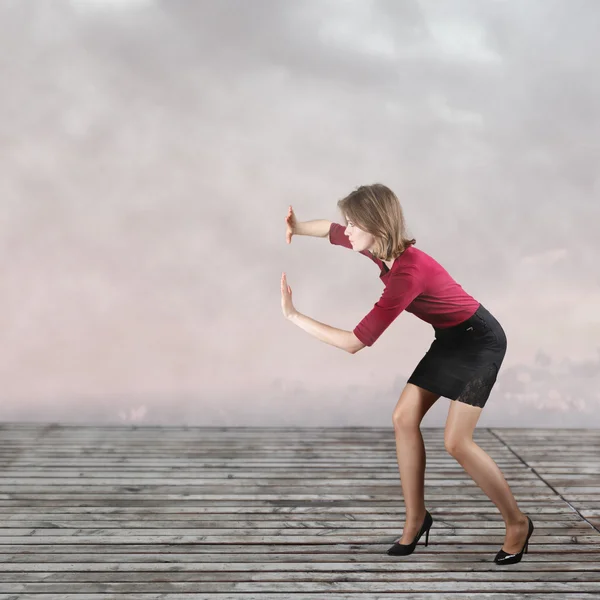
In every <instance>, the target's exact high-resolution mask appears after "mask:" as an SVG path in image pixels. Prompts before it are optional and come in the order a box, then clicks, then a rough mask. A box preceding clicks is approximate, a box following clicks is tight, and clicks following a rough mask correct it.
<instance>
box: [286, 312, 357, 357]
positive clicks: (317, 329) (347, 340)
mask: <svg viewBox="0 0 600 600" xmlns="http://www.w3.org/2000/svg"><path fill="white" fill-rule="evenodd" d="M288 318H289V320H290V321H292V323H295V324H296V325H298V327H300V328H301V329H304V331H306V332H308V333H310V334H311V335H312V336H314V337H316V338H317V339H318V340H321V341H322V342H325V343H326V344H330V345H331V346H335V347H336V348H341V349H342V350H345V351H346V352H349V353H350V354H356V353H357V352H358V351H359V350H362V349H363V348H364V347H365V344H363V343H362V342H361V341H360V340H359V339H358V338H357V337H356V336H355V335H354V332H352V331H346V330H344V329H337V328H335V327H331V326H329V325H325V323H320V322H319V321H315V320H314V319H311V318H310V317H307V316H306V315H303V314H302V313H299V312H298V311H296V312H294V313H293V314H292V315H290V316H289V317H288Z"/></svg>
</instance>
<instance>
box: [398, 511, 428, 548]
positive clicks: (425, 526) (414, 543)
mask: <svg viewBox="0 0 600 600" xmlns="http://www.w3.org/2000/svg"><path fill="white" fill-rule="evenodd" d="M432 524H433V517H432V516H431V515H430V514H429V511H428V510H426V511H425V520H424V521H423V525H421V529H420V530H419V533H417V536H416V537H415V539H414V540H413V541H412V543H411V544H400V543H399V542H394V545H393V546H392V547H391V548H389V549H388V551H387V553H388V554H389V555H390V556H406V555H408V554H412V553H413V552H414V551H415V548H416V546H417V542H418V541H419V539H421V536H422V535H423V534H424V533H426V536H425V545H426V546H427V544H428V543H429V530H430V529H431V525H432Z"/></svg>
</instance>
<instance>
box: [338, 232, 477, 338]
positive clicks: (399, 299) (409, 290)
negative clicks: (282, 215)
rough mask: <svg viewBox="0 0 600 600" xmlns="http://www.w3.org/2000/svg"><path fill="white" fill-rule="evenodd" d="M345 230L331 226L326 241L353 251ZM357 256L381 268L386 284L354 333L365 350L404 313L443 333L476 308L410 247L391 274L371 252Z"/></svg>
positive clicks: (428, 258)
mask: <svg viewBox="0 0 600 600" xmlns="http://www.w3.org/2000/svg"><path fill="white" fill-rule="evenodd" d="M345 229H346V228H345V227H344V226H342V225H339V224H338V223H332V224H331V227H330V229H329V241H330V242H331V243H332V244H335V245H336V246H344V248H350V249H352V244H351V243H350V240H349V239H348V237H347V236H346V235H345V234H344V231H345ZM360 254H364V255H365V256H366V257H367V258H370V259H371V260H372V261H373V262H374V263H375V264H376V265H377V266H378V267H379V268H380V274H379V277H380V279H381V281H383V283H384V284H385V288H384V290H383V293H382V294H381V298H379V300H378V301H377V302H376V303H375V306H374V307H373V308H372V309H371V311H370V312H369V313H368V314H367V315H366V316H365V317H364V318H363V320H362V321H361V322H360V323H359V324H358V325H357V326H356V327H355V329H354V335H355V336H356V337H357V338H358V339H359V340H360V341H361V342H362V343H363V344H365V345H366V346H372V345H373V344H374V343H375V341H376V340H377V338H379V336H380V335H381V334H382V333H383V332H384V331H385V330H386V329H387V328H388V327H389V326H390V325H391V323H392V321H393V320H394V319H395V318H396V317H397V316H398V315H399V314H400V313H401V312H402V311H403V310H406V311H407V312H410V313H412V314H414V315H415V316H416V317H419V319H421V320H423V321H425V322H426V323H429V324H430V325H432V326H433V327H436V328H438V329H445V328H447V327H452V326H453V325H458V324H459V323H462V322H463V321H466V320H467V319H468V318H469V317H471V316H472V315H473V314H474V313H475V311H476V310H477V309H478V308H479V302H477V300H475V298H473V296H470V295H469V294H467V293H466V292H465V291H464V290H463V289H462V287H461V286H460V285H459V284H458V283H456V281H454V279H452V277H451V276H450V275H449V274H448V272H447V271H446V269H444V267H442V265H440V264H439V263H438V262H436V261H435V260H434V259H433V258H432V257H431V256H429V255H428V254H426V253H425V252H423V251H422V250H419V249H418V248H415V246H409V247H408V248H407V249H406V250H405V251H404V252H403V253H402V254H401V255H400V256H399V257H398V258H397V259H396V260H395V261H394V264H393V265H392V268H391V270H390V269H388V267H387V265H386V264H385V263H384V262H383V261H381V260H379V259H378V258H375V257H374V256H373V255H372V254H371V252H370V251H368V250H361V252H360Z"/></svg>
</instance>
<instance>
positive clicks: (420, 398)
mask: <svg viewBox="0 0 600 600" xmlns="http://www.w3.org/2000/svg"><path fill="white" fill-rule="evenodd" d="M338 207H339V208H340V210H341V211H342V214H343V215H344V219H345V221H346V227H343V226H342V225H338V224H337V223H330V222H329V221H323V220H321V221H309V222H306V223H298V222H297V221H296V218H295V215H294V212H293V209H292V207H291V206H290V208H289V211H288V215H287V216H286V222H287V231H286V238H287V243H288V244H289V243H291V239H292V236H293V235H313V236H317V237H326V236H327V235H329V241H330V243H332V244H335V245H339V246H344V247H345V248H349V249H353V250H354V251H355V252H359V253H360V254H363V255H365V256H366V257H367V258H369V259H371V260H372V261H373V262H374V263H375V264H376V265H377V266H378V267H379V269H380V274H379V277H380V279H381V280H382V282H383V283H384V285H385V288H384V290H383V293H382V295H381V297H380V299H379V301H378V302H377V303H376V304H375V306H374V307H373V309H372V310H371V311H370V312H369V313H368V314H367V315H366V316H365V317H364V318H363V319H362V320H361V321H360V323H359V324H358V325H357V326H356V327H355V328H354V330H353V331H344V330H342V329H336V328H334V327H330V326H329V325H325V324H324V323H319V322H318V321H315V320H314V319H311V318H310V317H307V316H306V315H303V314H301V313H299V312H298V311H297V310H296V309H295V308H294V305H293V303H292V290H291V289H290V287H289V286H288V284H287V280H286V276H285V273H283V274H282V277H281V305H282V309H283V314H284V315H285V317H286V318H288V319H289V320H290V321H292V322H293V323H295V324H296V325H298V326H299V327H301V328H302V329H304V330H305V331H307V332H308V333H310V334H311V335H313V336H315V337H316V338H318V339H319V340H321V341H323V342H326V343H328V344H331V345H333V346H336V347H338V348H341V349H343V350H346V351H347V352H350V353H352V354H354V353H356V352H358V351H359V350H361V349H362V348H364V347H365V346H372V345H373V343H374V342H375V341H376V340H377V339H378V338H379V336H380V335H381V334H382V333H383V332H384V331H385V329H387V327H388V326H389V325H390V324H391V323H392V321H393V320H394V319H395V318H396V317H397V316H398V315H399V314H400V313H401V312H402V311H407V312H410V313H412V314H414V315H415V316H416V317H418V318H420V319H422V320H423V321H425V322H427V323H429V324H431V325H432V326H433V329H434V332H435V339H434V341H433V343H432V344H431V347H430V348H429V350H428V351H427V352H426V354H425V356H424V357H423V358H422V360H421V361H420V362H419V364H418V365H417V366H416V368H415V370H414V371H413V373H412V375H411V376H410V377H409V379H408V382H407V384H406V386H405V388H404V390H403V391H402V393H401V394H400V399H399V400H398V404H397V405H396V408H395V410H394V413H393V416H392V421H393V424H394V431H395V438H396V453H397V457H398V465H399V468H400V478H401V482H402V492H403V495H404V502H405V505H406V520H405V523H404V529H403V533H402V537H401V538H399V540H398V541H396V542H395V543H394V545H393V546H392V547H391V548H390V549H389V550H388V554H391V555H395V556H398V555H407V554H411V553H412V552H413V551H414V549H415V546H416V544H417V542H418V541H419V539H420V538H421V536H422V535H423V534H424V533H426V536H427V537H426V539H425V545H427V543H428V541H429V529H430V528H431V525H432V523H433V518H432V517H431V514H430V513H429V511H427V510H426V508H425V499H424V479H425V445H424V443H423V437H422V435H421V430H420V428H419V426H420V423H421V420H422V419H423V417H424V416H425V414H426V413H427V411H428V410H429V409H430V408H431V407H432V406H433V404H434V403H435V401H436V400H437V399H438V398H439V397H440V396H445V397H446V398H449V399H450V400H453V402H451V404H450V410H449V413H448V419H447V421H446V427H445V432H444V444H445V447H446V449H447V450H448V452H449V453H450V454H451V455H452V456H453V457H454V458H455V459H456V460H457V461H458V462H459V463H460V465H461V466H462V467H463V468H464V469H465V470H466V471H467V473H468V474H469V475H470V476H471V477H472V478H473V480H474V481H475V483H476V484H477V485H478V486H479V487H480V488H481V489H482V490H483V491H484V492H485V493H486V494H487V495H488V496H489V498H490V499H491V500H492V502H493V503H494V504H495V505H496V506H497V507H498V509H499V511H500V513H501V514H502V517H503V519H504V522H505V524H506V537H505V539H504V544H503V546H502V548H501V549H500V550H499V551H498V553H497V555H496V557H495V558H494V562H496V563H497V564H499V565H508V564H513V563H517V562H519V561H520V560H521V558H522V556H523V551H525V552H526V551H527V547H528V543H529V538H530V537H531V534H532V532H533V523H532V522H531V519H530V518H529V517H528V516H526V515H525V514H524V513H522V512H521V510H520V509H519V508H518V506H517V503H516V501H515V498H514V497H513V495H512V492H511V490H510V488H509V486H508V483H507V482H506V480H505V479H504V476H503V475H502V473H501V471H500V469H499V468H498V466H497V465H496V463H495V462H494V461H493V460H492V458H491V457H490V456H489V455H488V454H486V452H485V451H484V450H483V449H482V448H480V447H479V446H478V445H477V444H476V443H475V442H474V441H473V430H474V429H475V425H476V424H477V421H478V419H479V416H480V414H481V411H482V409H483V407H484V406H485V403H486V401H487V399H488V397H489V395H490V392H491V390H492V387H493V385H494V383H495V382H496V378H497V376H498V371H499V369H500V366H501V365H502V361H503V360H504V355H505V353H506V336H505V333H504V330H503V329H502V327H501V326H500V323H498V321H497V320H496V319H495V318H494V317H493V316H492V315H491V314H490V313H489V312H488V311H487V310H486V309H485V308H484V307H483V306H482V305H481V304H480V303H479V302H477V301H476V300H475V299H474V298H473V297H472V296H470V295H469V294H467V293H466V292H465V291H464V290H463V289H462V287H461V286H460V285H459V284H458V283H456V282H455V281H454V279H452V277H451V276H450V275H449V274H448V272H447V271H446V270H445V269H444V268H443V267H442V266H441V265H440V264H439V263H438V262H436V261H435V260H434V259H433V258H432V257H430V256H429V255H428V254H426V253H425V252H423V251H421V250H419V249H417V248H415V243H416V240H414V239H411V238H409V237H407V235H406V232H405V224H404V217H403V213H402V208H401V206H400V202H399V201H398V198H397V197H396V195H395V194H394V193H393V192H392V191H391V190H390V189H389V188H388V187H386V186H384V185H381V184H375V185H369V186H361V187H359V188H357V189H356V190H354V191H353V192H352V193H351V194H349V195H348V196H347V197H346V198H343V199H342V200H340V201H339V202H338Z"/></svg>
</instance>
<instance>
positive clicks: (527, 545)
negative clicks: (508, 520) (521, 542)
mask: <svg viewBox="0 0 600 600" xmlns="http://www.w3.org/2000/svg"><path fill="white" fill-rule="evenodd" d="M528 547H529V542H527V543H526V544H525V554H527V548H528Z"/></svg>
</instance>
